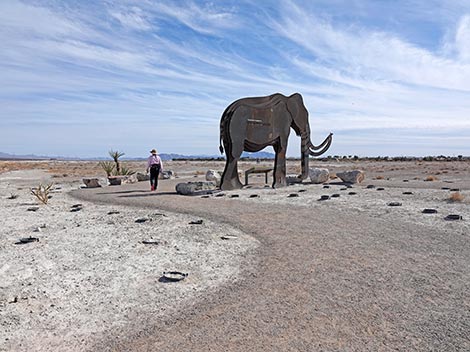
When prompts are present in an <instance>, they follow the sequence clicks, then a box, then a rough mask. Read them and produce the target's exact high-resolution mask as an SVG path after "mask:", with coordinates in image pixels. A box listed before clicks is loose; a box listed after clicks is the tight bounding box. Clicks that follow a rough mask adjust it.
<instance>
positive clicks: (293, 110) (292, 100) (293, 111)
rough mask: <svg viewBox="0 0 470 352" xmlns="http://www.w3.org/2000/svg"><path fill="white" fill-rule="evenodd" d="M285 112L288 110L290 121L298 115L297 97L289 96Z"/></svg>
mask: <svg viewBox="0 0 470 352" xmlns="http://www.w3.org/2000/svg"><path fill="white" fill-rule="evenodd" d="M287 110H289V113H290V116H291V117H292V119H294V118H295V117H296V116H298V115H299V98H298V95H291V96H290V97H289V98H287Z"/></svg>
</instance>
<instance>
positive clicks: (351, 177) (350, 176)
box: [336, 170, 365, 183]
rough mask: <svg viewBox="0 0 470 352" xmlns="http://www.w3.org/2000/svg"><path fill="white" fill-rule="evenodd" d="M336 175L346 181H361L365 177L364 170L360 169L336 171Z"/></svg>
mask: <svg viewBox="0 0 470 352" xmlns="http://www.w3.org/2000/svg"><path fill="white" fill-rule="evenodd" d="M336 176H338V177H339V178H340V179H341V180H342V181H343V182H347V183H361V182H362V181H363V180H364V178H365V174H364V171H362V170H352V171H344V172H337V173H336Z"/></svg>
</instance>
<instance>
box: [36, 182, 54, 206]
mask: <svg viewBox="0 0 470 352" xmlns="http://www.w3.org/2000/svg"><path fill="white" fill-rule="evenodd" d="M53 185H54V184H53V183H50V184H48V185H43V184H42V183H41V184H39V186H38V187H37V188H32V189H31V194H33V195H34V196H35V197H36V198H37V199H39V201H40V202H41V203H43V204H47V202H48V200H49V193H51V189H52V186H53Z"/></svg>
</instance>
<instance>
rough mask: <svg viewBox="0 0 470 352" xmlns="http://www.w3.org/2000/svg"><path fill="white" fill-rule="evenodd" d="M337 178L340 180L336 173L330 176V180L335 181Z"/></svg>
mask: <svg viewBox="0 0 470 352" xmlns="http://www.w3.org/2000/svg"><path fill="white" fill-rule="evenodd" d="M336 178H338V176H336V174H335V173H331V174H330V180H334V179H336Z"/></svg>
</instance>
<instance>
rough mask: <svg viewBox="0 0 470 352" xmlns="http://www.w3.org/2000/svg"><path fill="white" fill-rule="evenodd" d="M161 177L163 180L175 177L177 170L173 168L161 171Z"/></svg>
mask: <svg viewBox="0 0 470 352" xmlns="http://www.w3.org/2000/svg"><path fill="white" fill-rule="evenodd" d="M160 178H161V179H163V180H168V179H172V178H175V172H174V171H173V170H167V171H163V172H161V173H160Z"/></svg>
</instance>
